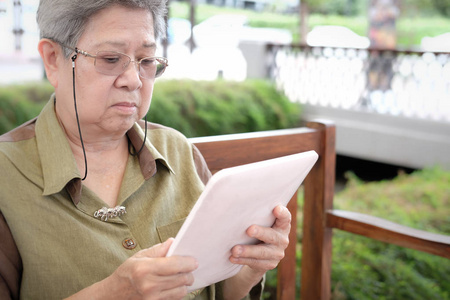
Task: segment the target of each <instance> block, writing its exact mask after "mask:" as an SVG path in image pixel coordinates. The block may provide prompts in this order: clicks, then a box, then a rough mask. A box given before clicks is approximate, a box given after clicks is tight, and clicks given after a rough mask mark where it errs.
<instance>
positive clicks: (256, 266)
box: [230, 256, 280, 272]
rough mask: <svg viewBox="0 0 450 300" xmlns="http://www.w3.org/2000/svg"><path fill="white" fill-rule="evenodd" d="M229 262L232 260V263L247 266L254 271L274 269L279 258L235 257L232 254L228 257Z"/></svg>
mask: <svg viewBox="0 0 450 300" xmlns="http://www.w3.org/2000/svg"><path fill="white" fill-rule="evenodd" d="M230 262H232V263H234V264H239V265H245V266H248V267H250V268H251V269H253V270H255V271H260V272H267V271H269V270H273V269H275V268H276V267H277V266H278V264H279V262H280V261H279V260H260V259H255V258H244V257H239V258H236V257H233V256H232V257H230Z"/></svg>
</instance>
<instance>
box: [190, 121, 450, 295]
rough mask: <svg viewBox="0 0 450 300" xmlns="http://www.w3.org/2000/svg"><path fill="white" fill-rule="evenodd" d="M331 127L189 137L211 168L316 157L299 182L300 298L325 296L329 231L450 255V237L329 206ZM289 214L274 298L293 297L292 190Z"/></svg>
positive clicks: (333, 158)
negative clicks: (307, 155) (301, 192)
mask: <svg viewBox="0 0 450 300" xmlns="http://www.w3.org/2000/svg"><path fill="white" fill-rule="evenodd" d="M335 137H336V133H335V126H334V124H333V123H331V122H328V121H324V120H323V121H314V122H310V123H308V125H307V127H304V128H296V129H282V130H274V131H264V132H252V133H243V134H231V135H223V136H212V137H201V138H192V139H191V141H192V142H193V143H194V144H195V145H196V146H197V147H198V148H199V150H200V151H201V152H202V154H203V156H204V157H205V159H206V162H207V164H208V166H209V168H210V170H211V171H212V172H213V173H214V172H216V171H218V170H221V169H223V168H228V167H232V166H236V165H242V164H246V163H251V162H256V161H260V160H265V159H270V158H275V157H279V156H284V155H289V154H294V153H299V152H303V151H308V150H315V151H316V152H317V153H318V154H319V159H318V161H317V163H316V164H315V166H314V167H313V169H312V170H311V172H310V173H309V175H308V176H307V177H306V179H305V181H304V207H303V228H302V229H303V238H302V262H301V267H302V277H301V290H300V295H301V299H306V300H316V299H330V293H331V252H332V230H333V228H337V229H340V230H344V231H348V232H352V233H356V234H360V235H363V236H366V237H369V238H373V239H377V240H380V241H383V242H388V243H392V244H396V245H400V246H404V247H409V248H413V249H417V250H421V251H425V252H429V253H432V254H436V255H440V256H443V257H447V258H450V237H448V236H444V235H438V234H431V233H427V232H424V231H419V230H415V229H412V228H408V227H404V226H401V225H398V224H394V223H391V222H388V221H385V220H382V219H379V218H374V217H371V216H367V215H362V214H358V213H352V212H346V211H338V210H333V196H334V183H335V165H336V150H335ZM288 208H289V210H290V211H291V214H292V230H291V233H290V237H289V238H290V245H289V247H288V248H287V249H286V256H285V258H284V259H283V260H282V261H281V262H280V264H279V266H278V275H277V276H278V281H277V299H297V298H296V275H295V267H296V265H297V261H296V244H297V218H296V216H297V194H296V195H294V196H293V198H292V200H291V201H290V203H289V205H288Z"/></svg>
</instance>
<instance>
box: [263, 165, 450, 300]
mask: <svg viewBox="0 0 450 300" xmlns="http://www.w3.org/2000/svg"><path fill="white" fill-rule="evenodd" d="M348 179H349V180H348V183H347V185H346V187H345V189H344V190H342V191H341V192H339V193H337V194H336V195H335V200H334V206H335V208H336V209H342V210H348V211H356V212H361V213H366V214H369V215H373V216H378V217H382V218H385V219H388V220H390V221H393V222H397V223H399V224H402V225H406V226H411V227H413V228H416V229H421V230H427V231H431V232H436V233H441V234H445V235H450V209H449V207H450V193H449V186H450V172H449V171H444V170H442V169H441V168H438V167H436V168H430V169H424V170H420V171H416V172H414V173H412V174H409V175H407V174H399V175H398V176H397V177H396V178H394V179H393V180H384V181H380V182H371V183H365V182H363V181H362V180H360V179H358V178H357V177H356V176H355V175H354V174H353V173H349V174H348ZM299 195H301V193H299ZM298 202H299V213H298V217H297V218H298V222H299V226H298V240H299V241H300V243H299V245H298V247H297V248H298V249H300V246H301V239H302V231H301V230H302V227H301V224H302V213H301V212H302V209H303V198H302V197H301V196H300V197H299V201H298ZM298 261H299V262H301V251H298ZM332 263H333V265H332V274H331V279H332V299H333V300H341V299H347V300H353V299H355V300H356V299H357V300H361V299H384V300H403V299H405V300H406V299H408V300H410V299H417V300H419V299H420V300H422V299H439V300H449V299H450V260H449V259H446V258H443V257H440V256H435V255H431V254H428V253H424V252H421V251H418V250H412V249H408V248H403V247H399V246H395V245H390V244H387V243H383V242H379V241H376V240H372V239H369V238H366V237H362V236H359V235H355V234H351V233H348V232H343V231H339V230H334V231H333V254H332ZM298 268H300V264H299V266H298ZM275 276H276V272H271V273H270V274H269V275H268V276H267V277H268V280H267V284H268V289H267V293H266V294H265V297H266V299H275V297H274V286H275V285H276V278H275ZM297 282H299V279H298V280H297Z"/></svg>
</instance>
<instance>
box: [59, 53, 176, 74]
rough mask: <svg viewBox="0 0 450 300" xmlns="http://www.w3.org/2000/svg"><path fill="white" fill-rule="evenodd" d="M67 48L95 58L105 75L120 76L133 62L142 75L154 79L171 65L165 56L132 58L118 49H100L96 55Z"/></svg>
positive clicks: (97, 66) (98, 69)
mask: <svg viewBox="0 0 450 300" xmlns="http://www.w3.org/2000/svg"><path fill="white" fill-rule="evenodd" d="M64 47H67V46H64ZM67 48H69V49H72V50H73V51H75V52H76V53H80V54H82V55H84V56H87V57H92V58H94V66H95V70H97V72H99V73H101V74H104V75H110V76H119V75H121V74H122V73H124V72H125V70H126V69H127V67H128V65H129V64H130V63H131V62H132V63H135V64H136V65H137V66H138V67H139V68H138V70H139V75H140V76H141V77H143V78H147V79H153V78H157V77H159V76H161V75H162V74H163V73H164V71H165V70H166V68H167V66H168V65H169V64H168V60H167V58H165V57H156V56H152V57H144V58H141V59H139V60H131V57H130V56H128V55H126V54H124V53H120V52H116V51H98V52H97V54H96V55H92V54H89V53H87V52H86V51H83V50H80V49H77V48H75V49H73V48H71V47H67Z"/></svg>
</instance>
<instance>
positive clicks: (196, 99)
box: [148, 80, 300, 137]
mask: <svg viewBox="0 0 450 300" xmlns="http://www.w3.org/2000/svg"><path fill="white" fill-rule="evenodd" d="M148 118H149V120H151V121H153V122H156V123H160V124H164V125H167V126H170V127H173V128H175V129H178V130H179V131H181V132H183V133H184V134H185V135H186V136H188V137H193V136H208V135H218V134H228V133H239V132H251V131H261V130H270V129H280V128H289V127H295V126H297V125H298V124H299V119H300V109H299V106H298V105H296V104H293V103H291V102H290V101H289V100H288V99H287V98H286V97H285V96H284V95H282V94H280V92H278V91H277V90H276V89H275V87H274V86H273V85H272V84H271V83H269V82H267V81H261V80H256V81H255V80H249V81H245V82H230V81H221V80H219V81H200V82H199V81H190V80H167V81H159V82H158V83H157V84H156V85H155V90H154V92H153V100H152V104H151V108H150V112H149V114H148Z"/></svg>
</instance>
